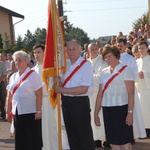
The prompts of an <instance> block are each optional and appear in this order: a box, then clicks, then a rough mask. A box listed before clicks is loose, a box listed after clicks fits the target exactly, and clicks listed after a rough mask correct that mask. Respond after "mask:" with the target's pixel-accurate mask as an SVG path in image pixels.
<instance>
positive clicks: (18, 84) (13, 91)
mask: <svg viewBox="0 0 150 150" xmlns="http://www.w3.org/2000/svg"><path fill="white" fill-rule="evenodd" d="M33 71H34V70H30V71H29V72H28V73H27V74H26V75H25V76H24V77H23V79H22V80H20V81H19V82H18V83H17V84H16V86H15V87H14V88H13V90H12V96H13V95H14V93H15V92H16V90H17V89H18V88H19V86H20V84H21V83H22V82H24V81H25V80H26V79H27V78H28V77H29V75H30V74H31V73H32V72H33ZM11 105H12V102H11ZM10 117H11V118H13V114H12V112H10Z"/></svg>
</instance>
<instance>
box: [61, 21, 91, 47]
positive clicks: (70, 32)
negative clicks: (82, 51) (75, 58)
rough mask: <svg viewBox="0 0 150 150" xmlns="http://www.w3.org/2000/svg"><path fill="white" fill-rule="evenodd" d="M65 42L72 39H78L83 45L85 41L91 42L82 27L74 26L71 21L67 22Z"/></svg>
mask: <svg viewBox="0 0 150 150" xmlns="http://www.w3.org/2000/svg"><path fill="white" fill-rule="evenodd" d="M64 28H65V42H67V41H70V40H72V39H76V40H78V41H79V42H80V43H81V45H82V46H83V45H84V44H85V43H89V41H90V39H89V37H88V36H87V33H85V32H84V31H83V30H82V29H80V28H78V27H73V25H72V24H70V22H65V27H64Z"/></svg>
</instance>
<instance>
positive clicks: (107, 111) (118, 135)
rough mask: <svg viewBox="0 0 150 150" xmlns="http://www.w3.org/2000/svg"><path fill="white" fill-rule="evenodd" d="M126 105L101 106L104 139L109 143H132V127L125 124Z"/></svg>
mask: <svg viewBox="0 0 150 150" xmlns="http://www.w3.org/2000/svg"><path fill="white" fill-rule="evenodd" d="M127 113H128V105H123V106H114V107H103V116H104V126H105V133H106V140H107V142H109V143H110V144H114V145H123V144H127V143H132V142H133V141H134V140H133V127H132V125H131V126H128V125H127V124H126V116H127Z"/></svg>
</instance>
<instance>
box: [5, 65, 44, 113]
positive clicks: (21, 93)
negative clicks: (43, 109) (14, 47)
mask: <svg viewBox="0 0 150 150" xmlns="http://www.w3.org/2000/svg"><path fill="white" fill-rule="evenodd" d="M29 71H30V68H27V69H26V70H25V72H24V73H23V74H22V75H21V76H20V75H19V72H16V73H14V74H13V75H12V76H11V77H10V80H9V85H8V86H7V90H8V91H9V92H12V90H13V89H14V87H15V86H16V84H17V83H18V82H19V81H20V80H22V79H23V78H24V76H25V75H26V74H27V73H28V72H29ZM41 87H42V83H41V80H40V78H39V76H38V74H37V73H36V72H32V73H31V74H30V75H29V76H28V78H27V79H26V80H25V81H24V82H22V83H21V85H20V86H19V88H18V89H17V90H16V92H15V93H14V95H13V99H12V113H13V114H15V113H16V108H17V110H18V114H19V115H21V114H28V113H35V112H36V95H35V91H36V90H38V89H39V88H41Z"/></svg>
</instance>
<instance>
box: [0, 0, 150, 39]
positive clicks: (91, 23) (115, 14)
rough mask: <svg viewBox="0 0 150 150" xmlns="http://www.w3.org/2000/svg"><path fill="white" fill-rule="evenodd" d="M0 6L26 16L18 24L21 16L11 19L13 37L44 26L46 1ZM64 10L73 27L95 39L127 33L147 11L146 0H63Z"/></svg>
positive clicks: (0, 1)
mask: <svg viewBox="0 0 150 150" xmlns="http://www.w3.org/2000/svg"><path fill="white" fill-rule="evenodd" d="M56 1H57V0H56ZM0 5H1V6H3V7H5V8H7V9H10V10H12V11H15V12H17V13H19V14H21V15H24V16H25V19H24V20H23V21H21V22H19V23H17V24H15V23H16V22H18V21H20V20H21V19H20V18H19V19H18V18H13V23H14V24H15V26H14V27H15V36H16V37H17V36H18V35H20V36H22V37H24V35H25V34H26V32H27V30H30V31H31V32H32V33H34V31H35V30H36V29H37V27H39V28H47V19H48V18H47V8H48V0H0ZM63 10H64V15H65V16H67V18H68V21H69V22H70V23H71V24H73V26H74V27H79V28H81V29H82V30H83V31H84V32H86V33H87V35H88V37H90V39H93V38H95V39H97V38H99V37H101V36H111V35H117V34H118V33H119V32H120V31H121V32H123V34H124V35H126V34H128V33H129V32H130V31H131V30H132V25H133V22H135V20H137V19H138V18H140V17H142V15H143V14H144V13H146V12H147V11H148V0H63ZM0 22H1V21H0Z"/></svg>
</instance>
